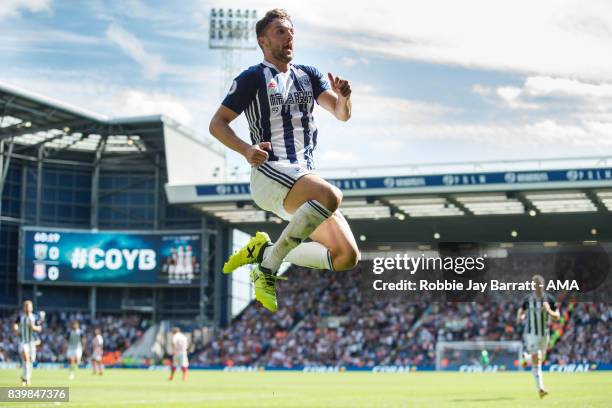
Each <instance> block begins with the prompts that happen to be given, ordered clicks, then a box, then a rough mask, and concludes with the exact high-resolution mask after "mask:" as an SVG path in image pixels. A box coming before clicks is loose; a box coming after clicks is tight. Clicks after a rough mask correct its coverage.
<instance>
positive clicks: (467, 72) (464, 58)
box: [0, 0, 612, 169]
mask: <svg viewBox="0 0 612 408" xmlns="http://www.w3.org/2000/svg"><path fill="white" fill-rule="evenodd" d="M406 3H407V4H402V5H400V4H398V5H394V6H393V7H392V6H390V5H388V4H391V2H385V4H384V5H383V4H382V3H380V5H379V4H378V3H377V2H372V1H367V2H365V1H363V2H362V1H351V2H344V1H336V2H333V3H332V2H326V1H320V0H312V1H309V2H303V1H299V2H298V1H285V2H282V3H276V2H271V1H267V0H266V1H259V2H253V1H242V0H237V1H224V0H219V1H214V2H211V1H196V0H185V1H180V2H179V1H176V2H168V1H146V0H124V1H120V0H116V1H112V0H109V1H102V0H100V1H96V0H91V1H77V0H8V1H2V2H0V37H1V38H3V41H2V43H0V59H1V60H2V61H3V63H2V64H0V80H1V81H2V82H5V83H8V84H11V85H15V86H19V87H22V88H24V89H27V90H30V91H34V92H38V93H40V94H43V95H47V96H51V97H53V98H56V99H59V100H62V101H65V102H67V103H70V104H73V105H76V106H79V107H81V108H85V109H88V110H91V111H94V112H98V113H102V114H106V115H109V116H130V115H143V114H155V113H163V114H166V115H168V116H171V117H173V118H174V119H176V120H178V121H179V122H182V123H184V124H185V125H187V126H188V127H190V128H192V129H193V130H194V131H195V132H196V133H198V134H201V135H205V134H207V129H208V121H209V119H210V117H211V115H212V113H213V112H214V110H215V109H216V108H217V107H218V104H219V102H220V100H221V97H222V93H223V91H222V90H223V89H227V88H228V87H229V83H225V82H226V81H225V80H224V78H225V76H224V74H223V72H222V56H221V53H220V51H216V50H209V49H208V41H207V30H208V12H209V10H210V8H211V7H235V8H239V7H247V6H248V7H249V8H257V9H258V10H259V15H263V13H264V12H265V11H266V10H267V9H269V8H272V7H275V6H282V7H284V8H286V9H287V10H288V11H289V12H290V13H291V14H292V16H293V20H294V24H295V27H296V33H297V38H296V59H295V62H299V63H304V64H309V65H314V66H317V67H318V68H319V69H320V70H321V71H323V72H328V71H329V72H332V73H334V74H337V75H341V76H343V77H344V78H347V79H349V80H350V81H351V82H352V84H353V89H354V92H353V104H354V111H353V118H352V119H351V120H350V121H349V122H348V123H342V122H338V121H336V120H334V119H333V118H332V117H331V116H330V115H329V114H328V113H327V112H324V111H322V110H318V111H317V113H316V118H317V121H318V125H319V128H320V133H319V134H320V142H319V146H318V147H317V150H316V151H315V160H316V162H317V164H318V166H319V167H322V168H327V167H342V166H346V167H363V166H376V165H389V164H418V163H431V162H452V161H472V160H473V161H483V160H501V159H526V158H549V157H575V156H587V155H609V154H612V52H610V50H612V2H609V1H599V0H589V1H588V2H584V1H573V0H550V1H547V0H541V1H538V2H533V1H523V0H514V1H496V2H491V1H487V0H465V1H461V2H456V1H452V0H449V1H442V0H431V1H427V2H425V1H422V2H414V1H412V2H406ZM260 60H261V53H260V52H259V51H247V52H243V53H242V54H241V55H240V57H239V67H240V68H239V69H238V71H237V72H235V74H238V73H239V71H240V70H241V68H246V67H247V66H249V65H253V64H256V63H258V62H260ZM236 129H237V130H238V132H239V134H240V135H241V136H243V137H245V138H247V137H248V133H247V128H246V122H245V121H244V118H240V119H239V120H238V121H237V123H236ZM228 163H229V166H232V167H233V166H239V167H240V168H241V169H246V168H247V165H246V163H245V162H244V161H243V159H242V158H241V157H239V156H237V155H235V154H230V155H229V156H228Z"/></svg>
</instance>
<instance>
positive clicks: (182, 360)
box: [168, 327, 189, 381]
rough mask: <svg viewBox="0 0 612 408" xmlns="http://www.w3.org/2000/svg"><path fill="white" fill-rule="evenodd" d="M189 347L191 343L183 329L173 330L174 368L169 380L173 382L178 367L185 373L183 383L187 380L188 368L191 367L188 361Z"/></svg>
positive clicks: (175, 328)
mask: <svg viewBox="0 0 612 408" xmlns="http://www.w3.org/2000/svg"><path fill="white" fill-rule="evenodd" d="M188 345H189V341H188V340H187V337H186V336H185V335H184V334H183V333H181V329H179V328H178V327H173V328H172V366H171V367H170V368H171V372H170V378H168V380H170V381H172V380H173V379H174V373H175V372H176V367H179V366H180V367H181V371H182V372H183V381H185V380H186V379H187V368H188V367H189V360H188V359H187V346H188Z"/></svg>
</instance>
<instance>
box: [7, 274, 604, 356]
mask: <svg viewBox="0 0 612 408" xmlns="http://www.w3.org/2000/svg"><path fill="white" fill-rule="evenodd" d="M361 268H364V270H365V269H367V268H368V265H367V264H364V265H361V266H360V267H358V268H357V269H355V270H353V271H348V272H336V273H331V272H325V271H317V270H310V269H305V268H299V267H293V268H291V269H290V270H289V271H288V273H287V277H288V280H287V281H281V282H280V284H279V293H278V296H279V309H278V312H276V313H274V314H272V313H269V312H267V311H266V310H265V309H263V308H262V307H261V306H259V304H257V303H253V304H252V305H250V306H249V307H247V308H246V309H245V310H244V311H243V312H242V313H241V314H240V315H239V316H238V317H237V318H236V319H235V320H234V321H233V322H232V324H231V325H230V326H229V327H227V328H226V329H223V330H220V331H219V332H217V333H216V335H213V336H212V339H211V340H210V342H208V344H207V345H205V346H204V347H203V348H202V349H201V351H199V352H197V353H196V355H195V356H192V363H193V364H201V365H208V366H212V365H230V366H231V365H262V366H263V365H268V366H277V367H296V366H312V365H330V366H358V367H371V366H374V365H380V364H389V365H433V364H434V362H435V347H436V343H437V342H438V341H463V340H492V341H503V340H519V341H520V340H522V328H521V327H520V326H519V325H517V324H516V311H517V309H518V307H519V306H520V301H518V300H515V301H505V302H497V303H495V302H489V303H475V302H472V303H468V302H457V303H450V302H439V303H438V302H431V301H423V300H422V301H419V302H415V301H413V300H407V299H404V298H402V296H395V297H384V296H380V294H378V293H375V292H373V291H371V290H370V291H368V290H364V288H363V286H362V284H363V276H364V272H363V270H362V269H361ZM366 272H367V271H366ZM561 310H562V319H561V321H560V322H557V323H554V324H553V325H552V327H551V333H552V336H551V337H552V338H553V341H551V344H552V348H551V349H550V350H549V353H548V362H549V363H569V362H572V363H582V362H584V363H607V364H610V363H612V334H611V333H612V307H610V306H609V305H607V304H603V303H575V304H572V305H567V304H563V305H562V306H561ZM9 313H11V314H9ZM16 316H17V314H16V312H14V311H11V312H5V314H4V317H0V320H1V323H2V324H1V330H0V361H2V360H4V361H18V360H19V356H18V352H17V350H18V344H17V343H18V337H17V336H16V335H15V334H14V333H13V332H12V324H13V322H14V321H15V318H16ZM74 320H77V321H79V322H80V323H81V328H82V330H83V331H84V333H85V336H84V337H85V340H86V347H85V348H84V358H87V356H88V353H89V352H90V349H89V345H90V344H91V337H92V333H93V330H94V329H95V328H96V327H100V328H101V329H102V335H103V338H104V341H105V344H104V349H105V351H123V350H125V349H127V348H128V347H129V346H130V345H131V344H133V343H134V341H136V340H137V339H138V338H139V337H140V336H142V334H143V333H144V332H145V330H146V329H147V327H148V325H149V324H150V322H149V321H147V320H144V319H142V318H140V317H138V316H135V315H134V316H127V317H126V316H123V317H119V316H112V315H107V316H98V317H96V318H92V317H91V316H90V315H87V314H81V313H72V314H67V313H50V314H48V315H47V318H46V320H45V323H44V330H43V331H42V333H41V334H40V335H39V336H40V340H41V345H40V347H39V350H38V360H39V361H46V362H63V361H65V350H66V345H67V338H68V332H69V329H68V327H69V324H70V322H72V321H74Z"/></svg>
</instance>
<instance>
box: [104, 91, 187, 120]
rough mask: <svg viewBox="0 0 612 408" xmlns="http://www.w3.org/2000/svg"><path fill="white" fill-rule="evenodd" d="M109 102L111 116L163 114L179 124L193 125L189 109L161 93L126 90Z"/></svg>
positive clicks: (177, 100)
mask: <svg viewBox="0 0 612 408" xmlns="http://www.w3.org/2000/svg"><path fill="white" fill-rule="evenodd" d="M109 102H110V104H111V107H112V109H111V112H112V113H113V116H140V115H156V114H164V115H166V116H169V117H171V118H172V119H175V120H177V121H179V122H180V123H181V124H184V125H187V126H191V125H192V124H193V123H192V122H193V121H192V116H191V112H190V110H189V108H188V107H187V106H185V104H184V103H183V102H181V101H180V100H179V99H178V98H176V97H175V96H173V95H169V94H165V93H162V92H146V91H141V90H128V91H125V92H122V93H120V94H118V95H115V96H114V97H113V99H112V100H111V101H109Z"/></svg>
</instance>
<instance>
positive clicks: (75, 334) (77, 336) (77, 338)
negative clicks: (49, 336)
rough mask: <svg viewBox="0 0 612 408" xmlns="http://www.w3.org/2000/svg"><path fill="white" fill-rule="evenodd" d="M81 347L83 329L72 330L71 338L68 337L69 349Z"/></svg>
mask: <svg viewBox="0 0 612 408" xmlns="http://www.w3.org/2000/svg"><path fill="white" fill-rule="evenodd" d="M81 347H82V345H81V329H76V330H74V329H73V330H70V336H68V348H71V349H78V348H81Z"/></svg>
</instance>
